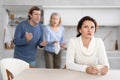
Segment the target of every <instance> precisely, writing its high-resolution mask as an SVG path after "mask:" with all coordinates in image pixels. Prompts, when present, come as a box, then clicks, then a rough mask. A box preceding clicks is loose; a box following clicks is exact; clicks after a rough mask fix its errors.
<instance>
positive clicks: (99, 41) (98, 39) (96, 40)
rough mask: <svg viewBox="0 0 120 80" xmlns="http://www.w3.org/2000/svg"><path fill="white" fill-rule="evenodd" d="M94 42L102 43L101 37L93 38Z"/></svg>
mask: <svg viewBox="0 0 120 80" xmlns="http://www.w3.org/2000/svg"><path fill="white" fill-rule="evenodd" d="M95 42H96V43H104V42H103V39H102V38H95Z"/></svg>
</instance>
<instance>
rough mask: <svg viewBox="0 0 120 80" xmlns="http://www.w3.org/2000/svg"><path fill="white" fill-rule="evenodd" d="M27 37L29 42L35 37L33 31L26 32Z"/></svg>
mask: <svg viewBox="0 0 120 80" xmlns="http://www.w3.org/2000/svg"><path fill="white" fill-rule="evenodd" d="M25 38H26V40H27V42H29V41H30V40H31V39H32V38H33V35H32V33H28V32H26V34H25Z"/></svg>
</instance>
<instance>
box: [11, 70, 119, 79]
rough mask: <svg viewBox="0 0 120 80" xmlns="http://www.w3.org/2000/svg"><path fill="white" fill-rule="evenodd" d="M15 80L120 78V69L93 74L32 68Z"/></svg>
mask: <svg viewBox="0 0 120 80" xmlns="http://www.w3.org/2000/svg"><path fill="white" fill-rule="evenodd" d="M13 80H120V70H109V72H108V73H107V74H106V75H91V74H87V73H85V72H79V71H72V70H66V69H39V68H37V69H35V68H30V69H27V70H25V71H23V72H22V73H21V74H19V75H18V76H16V77H15V78H14V79H13Z"/></svg>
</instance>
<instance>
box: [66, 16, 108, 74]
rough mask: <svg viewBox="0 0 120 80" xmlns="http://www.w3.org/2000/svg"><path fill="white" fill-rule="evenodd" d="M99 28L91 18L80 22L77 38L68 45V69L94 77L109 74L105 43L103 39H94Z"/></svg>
mask: <svg viewBox="0 0 120 80" xmlns="http://www.w3.org/2000/svg"><path fill="white" fill-rule="evenodd" d="M97 28H98V26H97V23H96V21H95V20H94V19H93V18H91V17H90V16H85V17H83V18H82V19H81V20H80V21H79V23H78V26H77V32H78V35H77V38H73V39H71V40H70V42H69V45H68V49H67V55H66V67H67V69H72V70H76V71H83V72H87V73H89V74H94V75H96V74H101V75H104V74H106V73H107V72H108V69H109V63H108V60H107V56H106V50H105V46H104V43H103V41H102V39H100V38H95V37H94V33H95V32H96V30H97ZM98 67H99V68H100V69H98Z"/></svg>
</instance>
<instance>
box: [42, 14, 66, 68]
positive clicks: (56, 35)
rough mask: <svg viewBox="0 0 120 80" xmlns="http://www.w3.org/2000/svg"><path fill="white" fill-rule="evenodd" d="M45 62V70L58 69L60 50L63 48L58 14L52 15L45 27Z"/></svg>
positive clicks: (62, 33)
mask: <svg viewBox="0 0 120 80" xmlns="http://www.w3.org/2000/svg"><path fill="white" fill-rule="evenodd" d="M45 40H46V41H47V45H46V46H45V48H44V49H45V62H46V68H60V63H61V61H60V59H61V58H60V52H61V51H60V48H65V43H64V27H63V26H62V25H61V17H60V15H59V14H58V13H52V15H51V17H50V24H49V25H48V26H46V27H45Z"/></svg>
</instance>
